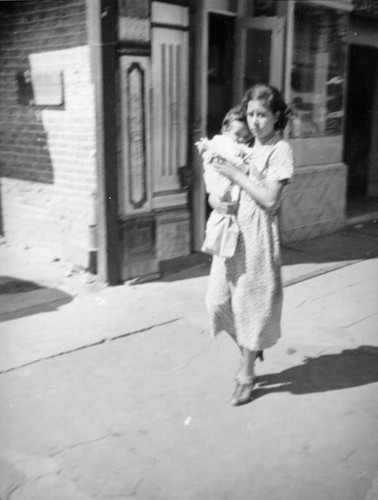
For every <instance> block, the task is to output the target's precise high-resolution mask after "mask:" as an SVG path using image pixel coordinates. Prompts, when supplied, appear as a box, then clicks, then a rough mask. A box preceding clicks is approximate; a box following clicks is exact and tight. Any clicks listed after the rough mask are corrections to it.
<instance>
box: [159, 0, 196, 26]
mask: <svg viewBox="0 0 378 500" xmlns="http://www.w3.org/2000/svg"><path fill="white" fill-rule="evenodd" d="M151 21H152V22H153V23H162V24H173V25H176V26H183V27H186V26H189V13H188V8H187V7H182V6H181V5H171V4H166V3H162V2H152V4H151Z"/></svg>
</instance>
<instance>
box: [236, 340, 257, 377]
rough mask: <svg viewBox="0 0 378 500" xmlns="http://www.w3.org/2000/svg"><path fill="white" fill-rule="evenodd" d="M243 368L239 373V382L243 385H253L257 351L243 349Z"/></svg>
mask: <svg viewBox="0 0 378 500" xmlns="http://www.w3.org/2000/svg"><path fill="white" fill-rule="evenodd" d="M242 356H243V358H242V360H243V362H242V366H241V369H240V372H239V377H238V379H239V382H240V383H241V384H252V383H253V380H254V378H255V361H256V351H250V350H249V349H246V348H245V347H243V348H242Z"/></svg>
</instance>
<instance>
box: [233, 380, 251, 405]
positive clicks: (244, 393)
mask: <svg viewBox="0 0 378 500" xmlns="http://www.w3.org/2000/svg"><path fill="white" fill-rule="evenodd" d="M254 385H255V383H254V382H253V381H252V382H249V383H247V384H242V383H241V382H237V383H236V387H235V391H234V394H233V395H232V399H231V405H232V406H240V405H244V404H245V403H248V402H249V401H250V400H251V398H252V391H253V387H254Z"/></svg>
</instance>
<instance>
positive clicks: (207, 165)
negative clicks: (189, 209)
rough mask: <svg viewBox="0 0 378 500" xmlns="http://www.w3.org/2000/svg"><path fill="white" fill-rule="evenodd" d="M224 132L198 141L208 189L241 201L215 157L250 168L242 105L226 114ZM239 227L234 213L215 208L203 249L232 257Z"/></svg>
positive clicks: (224, 198) (221, 197)
mask: <svg viewBox="0 0 378 500" xmlns="http://www.w3.org/2000/svg"><path fill="white" fill-rule="evenodd" d="M221 132H222V133H221V135H215V136H214V137H213V138H212V139H210V140H209V139H201V140H200V141H198V142H197V143H196V146H197V147H198V150H199V152H200V153H201V155H202V157H203V160H204V181H205V186H206V191H207V192H208V193H209V194H210V195H212V196H215V197H216V198H218V200H219V201H221V202H227V203H231V204H237V202H238V199H239V196H240V188H239V186H237V185H234V184H233V183H232V181H231V180H230V179H228V178H227V177H225V176H224V175H222V174H220V173H219V172H217V171H216V170H215V168H214V164H213V163H212V162H213V161H216V162H217V163H219V162H220V161H224V162H230V163H233V164H234V165H235V166H237V167H238V168H240V169H241V170H242V171H243V172H245V173H246V172H247V168H248V162H249V160H250V159H251V149H250V148H248V147H247V146H246V144H245V143H246V142H247V141H248V140H249V139H250V137H251V136H250V132H249V129H248V126H247V123H246V121H245V115H244V113H243V111H242V109H241V108H240V107H235V108H232V109H231V110H230V111H229V112H228V113H227V114H226V116H225V117H224V120H223V123H222V130H221ZM238 234H239V228H238V224H237V222H236V217H235V215H233V214H232V213H220V212H219V211H217V210H213V211H212V212H211V214H210V217H209V219H208V221H207V224H206V235H205V241H204V242H203V245H202V247H201V250H202V251H203V252H206V253H210V254H212V255H218V256H220V257H224V258H229V257H232V256H233V254H234V252H235V249H236V244H237V240H238Z"/></svg>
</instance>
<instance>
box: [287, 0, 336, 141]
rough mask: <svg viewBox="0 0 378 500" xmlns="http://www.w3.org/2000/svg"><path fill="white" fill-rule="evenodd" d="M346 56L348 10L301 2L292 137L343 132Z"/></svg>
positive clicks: (296, 35) (296, 20)
mask: <svg viewBox="0 0 378 500" xmlns="http://www.w3.org/2000/svg"><path fill="white" fill-rule="evenodd" d="M345 60H346V14H345V13H340V12H339V11H335V10H332V9H329V8H326V7H321V6H315V5H304V4H302V3H297V4H296V7H295V13H294V43H293V60H292V71H291V107H292V112H293V115H292V119H291V123H290V137H292V138H296V137H325V136H333V135H340V134H341V131H342V122H343V113H344V110H343V100H344V99H343V96H344V87H345Z"/></svg>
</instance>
